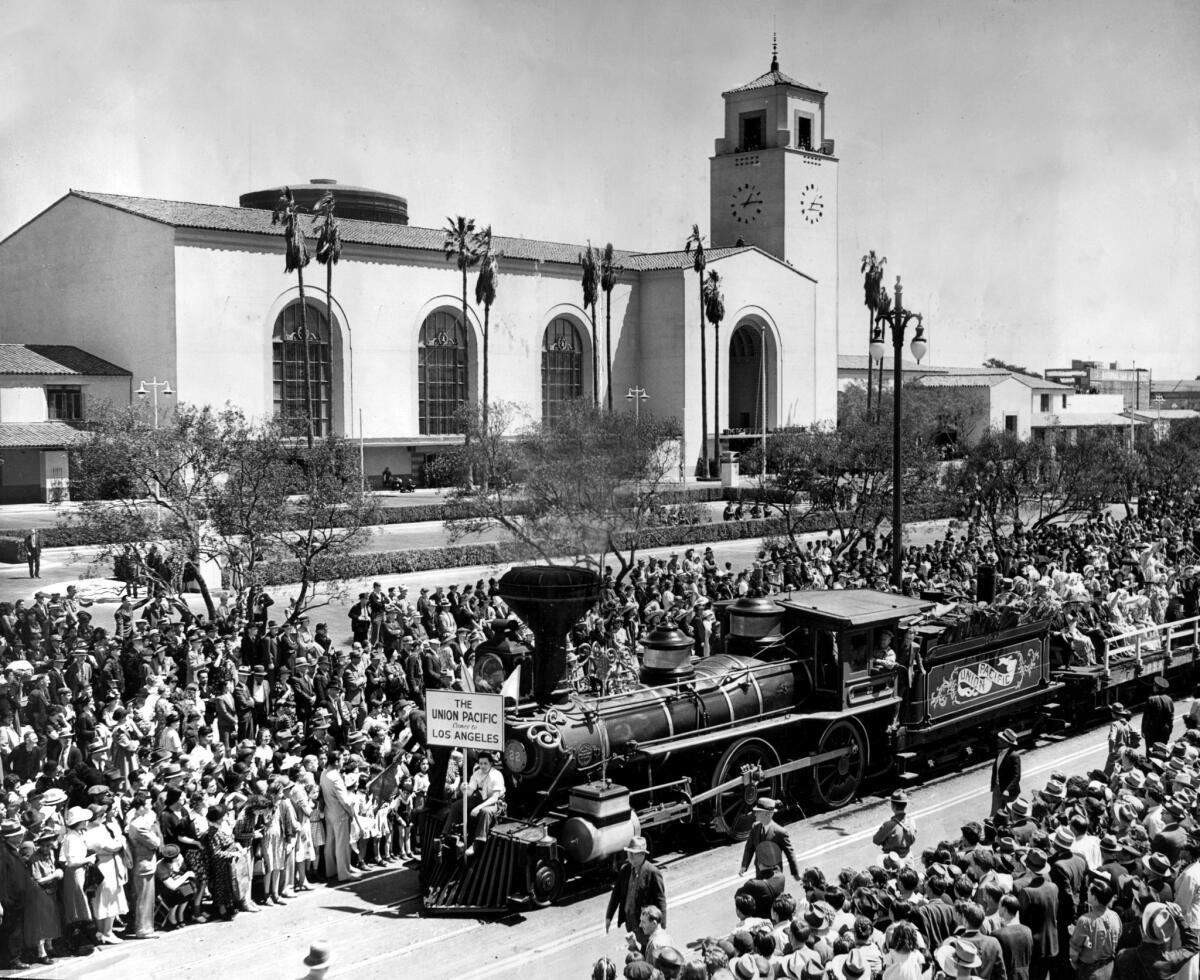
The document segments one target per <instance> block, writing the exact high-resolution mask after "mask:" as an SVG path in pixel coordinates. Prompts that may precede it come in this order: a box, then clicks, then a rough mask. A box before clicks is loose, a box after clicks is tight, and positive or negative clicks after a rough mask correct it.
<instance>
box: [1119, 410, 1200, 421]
mask: <svg viewBox="0 0 1200 980" xmlns="http://www.w3.org/2000/svg"><path fill="white" fill-rule="evenodd" d="M1123 414H1124V415H1126V416H1129V415H1130V414H1132V415H1133V417H1134V418H1135V419H1146V420H1147V421H1150V422H1155V421H1160V420H1161V421H1163V422H1181V421H1183V420H1184V419H1200V412H1197V411H1196V410H1195V409H1194V408H1160V409H1152V408H1135V409H1134V410H1133V411H1132V412H1125V413H1123Z"/></svg>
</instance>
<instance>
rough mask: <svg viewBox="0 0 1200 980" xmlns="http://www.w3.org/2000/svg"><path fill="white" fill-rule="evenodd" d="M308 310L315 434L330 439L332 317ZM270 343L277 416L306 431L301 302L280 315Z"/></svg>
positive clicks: (309, 305)
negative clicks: (330, 326)
mask: <svg viewBox="0 0 1200 980" xmlns="http://www.w3.org/2000/svg"><path fill="white" fill-rule="evenodd" d="M306 306H307V311H306V317H305V319H306V321H307V323H306V325H307V327H308V337H309V342H308V356H309V360H310V364H309V371H310V375H309V383H310V388H311V390H312V413H313V434H314V435H317V436H327V435H329V432H330V424H331V423H330V418H331V416H330V407H331V405H332V401H333V391H332V388H333V386H332V382H331V378H332V377H333V368H332V351H331V347H330V330H329V317H328V316H327V315H326V313H325V311H324V310H323V309H322V308H321V307H319V306H317V305H315V304H313V303H307V304H306ZM271 341H272V343H271V362H272V363H271V369H272V380H273V382H274V400H275V414H276V415H277V416H279V417H280V418H282V419H286V420H287V421H289V422H291V423H292V424H294V425H295V426H296V427H297V428H298V429H299V430H300V431H303V430H304V428H305V418H306V416H307V412H306V406H305V403H304V335H303V333H302V332H301V329H300V304H299V302H296V303H290V304H288V305H287V306H285V307H284V308H283V310H282V311H281V312H280V314H279V316H278V317H277V318H276V320H275V330H274V332H273V333H272V335H271Z"/></svg>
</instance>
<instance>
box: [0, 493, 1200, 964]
mask: <svg viewBox="0 0 1200 980" xmlns="http://www.w3.org/2000/svg"><path fill="white" fill-rule="evenodd" d="M1196 533H1197V523H1196V511H1195V508H1194V507H1168V506H1166V505H1155V506H1146V507H1143V509H1142V512H1141V514H1140V515H1139V516H1138V517H1133V518H1128V519H1125V520H1118V519H1115V518H1112V517H1109V516H1105V517H1097V518H1095V519H1093V520H1089V521H1082V522H1078V523H1075V524H1071V525H1062V526H1050V527H1047V528H1042V529H1039V530H1038V531H1037V532H1031V531H1026V530H1024V529H1020V528H1019V529H1018V530H1017V532H1016V534H1015V535H1014V538H1013V539H1012V540H1011V541H1009V542H1006V547H1005V548H1004V549H1003V551H1002V552H1001V551H998V550H997V548H996V547H995V545H994V544H993V543H991V542H987V541H985V540H984V539H983V538H982V537H981V536H980V535H979V534H978V533H977V532H976V530H975V529H974V528H972V527H969V526H968V527H965V528H959V529H958V533H955V532H954V531H951V532H950V533H948V534H947V535H946V537H945V539H944V540H943V541H940V542H939V543H936V544H930V545H925V546H919V547H918V546H913V547H911V548H908V549H907V550H906V581H905V589H906V590H908V591H913V592H916V591H926V590H934V591H941V592H945V593H946V594H947V595H961V596H963V597H965V598H968V599H970V598H972V597H973V596H974V595H975V592H974V590H975V581H976V575H977V572H978V568H979V566H980V564H984V563H990V564H992V565H994V566H995V567H996V569H997V576H998V580H999V583H1000V587H999V592H1000V594H999V595H998V596H997V600H996V601H997V602H1003V601H1005V597H1006V596H1020V595H1025V594H1034V593H1045V594H1047V595H1050V596H1053V597H1057V600H1058V601H1059V603H1060V605H1061V607H1062V609H1063V610H1064V613H1063V614H1064V623H1065V622H1066V618H1065V617H1066V616H1067V615H1068V614H1069V615H1072V616H1076V617H1077V619H1078V620H1079V625H1080V629H1081V635H1083V636H1084V637H1085V638H1086V639H1088V641H1089V642H1093V643H1096V642H1098V643H1102V642H1103V637H1104V635H1105V634H1106V633H1109V632H1116V631H1120V629H1121V628H1122V627H1123V625H1124V624H1126V623H1127V622H1138V621H1141V618H1145V619H1147V621H1151V622H1153V621H1161V620H1162V619H1163V618H1171V617H1179V616H1187V615H1195V614H1196V611H1197V610H1196V602H1197V568H1196V567H1195V566H1194V565H1193V564H1190V563H1191V562H1193V561H1194V555H1195V552H1194V545H1195V535H1196ZM887 554H888V542H887V541H886V540H881V541H878V542H876V541H872V540H867V541H864V542H862V543H861V545H860V546H859V547H857V548H852V549H846V550H843V551H841V553H838V549H837V547H836V546H835V540H834V539H833V538H828V539H823V540H820V541H815V542H813V543H810V544H806V545H805V546H804V547H803V548H801V549H799V550H798V551H792V550H788V549H783V548H779V549H772V550H767V551H764V552H762V553H761V554H760V555H759V558H758V560H756V561H755V562H753V564H752V565H751V566H749V567H747V568H744V569H741V570H735V569H733V568H732V567H731V566H730V565H729V564H728V563H726V564H720V563H718V562H717V561H716V559H715V557H714V555H713V552H712V550H711V548H704V549H700V548H693V549H687V550H686V551H684V553H683V554H672V555H670V556H669V557H667V558H653V557H652V558H645V559H639V560H638V561H637V563H636V564H635V566H634V567H633V568H632V569H631V570H630V572H629V574H628V575H627V576H625V577H624V578H623V579H622V580H621V581H618V580H617V577H616V576H615V575H614V574H613V573H612V571H611V570H608V571H606V573H605V575H604V584H603V599H602V601H601V602H600V603H598V604H597V606H596V607H595V608H594V609H593V610H591V611H590V612H589V613H588V614H587V615H586V616H585V617H584V618H583V620H582V621H581V622H580V623H579V624H578V625H577V626H576V628H575V630H574V631H573V634H572V639H573V641H574V644H575V646H576V648H577V649H578V648H580V647H582V646H584V645H589V644H590V645H591V646H592V647H593V648H601V649H613V648H624V649H625V650H627V651H629V650H635V649H636V646H637V643H638V641H639V639H640V637H641V636H642V634H643V633H644V632H645V631H646V630H647V629H649V628H652V627H653V626H654V625H656V624H660V623H662V622H663V621H664V620H668V621H669V622H670V623H671V624H672V625H674V626H675V627H677V628H679V629H681V630H683V631H685V632H687V633H689V634H690V635H691V636H693V638H694V641H695V645H696V652H697V653H698V654H699V655H707V654H710V653H713V652H717V651H719V650H720V648H721V636H720V630H719V628H718V626H717V620H716V617H715V615H714V612H713V608H712V603H713V602H714V601H719V600H721V599H728V598H736V597H737V596H741V595H767V594H771V593H773V592H777V591H780V590H783V589H804V588H852V587H859V586H883V585H884V583H885V580H886V575H887V565H886V560H887ZM153 578H154V577H153V576H150V577H148V578H146V579H145V580H144V582H143V584H144V585H145V586H146V588H145V589H144V590H142V592H141V594H140V595H137V596H136V597H135V595H134V594H132V593H133V590H132V589H130V590H128V594H127V595H126V596H125V597H124V598H123V599H122V600H121V602H120V604H119V605H118V607H117V609H116V611H115V614H114V617H113V625H112V627H111V628H106V627H101V626H98V625H97V624H96V623H95V621H94V617H93V614H92V613H93V610H92V609H90V608H89V603H88V602H86V601H85V600H82V599H81V598H80V597H79V595H78V594H77V593H76V591H75V589H74V588H73V587H68V588H67V589H66V590H65V592H64V593H63V594H59V593H50V594H47V593H46V592H38V593H37V594H36V595H35V596H34V597H33V599H32V601H31V602H28V603H26V602H24V601H18V602H16V603H15V604H11V605H10V604H6V603H5V604H0V663H2V664H3V682H2V684H0V766H2V771H3V791H4V801H3V802H4V813H3V826H2V827H0V837H2V838H3V841H4V843H3V846H0V858H2V859H3V862H4V873H3V879H2V880H3V895H2V896H0V898H2V900H3V901H2V910H3V920H2V922H0V957H3V958H6V959H7V962H8V964H10V966H11V967H20V966H21V965H22V964H24V963H26V962H28V961H29V960H30V959H38V960H42V961H46V960H49V959H51V958H52V957H53V956H55V955H60V954H66V953H71V952H83V953H86V952H89V951H92V950H94V949H95V948H96V947H98V946H105V945H113V944H116V943H119V942H121V941H122V937H124V938H126V939H130V938H136V939H144V938H148V937H152V936H156V935H158V933H159V932H160V931H161V930H169V929H174V928H180V927H183V926H188V925H190V924H192V923H197V922H203V921H204V920H205V919H206V918H208V917H211V916H221V917H225V918H229V917H232V916H234V915H237V914H238V913H239V912H242V911H258V910H259V909H261V908H262V907H263V906H269V905H275V904H279V905H282V904H285V903H286V902H287V901H288V899H289V898H290V897H291V896H292V895H294V894H295V893H296V891H299V890H304V889H306V888H309V887H311V882H313V881H317V880H327V881H330V882H332V883H337V882H339V881H347V880H351V879H352V878H353V877H355V876H356V875H358V874H360V873H361V871H362V870H363V869H364V868H370V867H376V866H381V865H382V866H387V865H392V866H396V865H397V864H398V863H400V862H404V861H407V860H410V859H411V857H412V856H413V855H414V854H415V853H416V852H417V850H418V848H419V843H420V842H419V840H417V839H416V834H415V833H414V827H415V826H416V823H417V820H418V816H419V814H420V813H421V810H422V808H423V806H424V805H425V800H426V798H427V796H428V795H430V794H432V795H438V791H439V790H440V791H441V792H442V793H443V794H448V795H449V796H453V795H454V794H455V793H459V792H468V793H469V792H471V790H472V789H475V790H478V789H480V788H481V787H482V788H485V789H486V788H487V787H488V786H489V785H491V783H494V782H496V774H495V773H481V769H482V765H481V766H480V768H476V769H474V770H473V771H472V772H471V774H470V776H469V777H468V774H467V773H466V772H464V771H463V769H464V768H465V767H464V766H463V763H462V760H461V759H452V760H451V762H450V765H449V768H448V769H447V770H446V782H445V785H444V786H441V787H431V786H430V779H431V769H430V762H431V759H430V754H429V752H428V750H427V748H426V746H425V717H424V712H423V707H424V700H425V692H426V691H427V690H429V689H431V688H434V689H436V688H452V687H456V686H460V685H462V684H464V683H470V680H469V678H470V677H471V676H472V668H473V659H474V651H475V650H476V649H477V648H478V647H479V645H480V644H481V643H484V642H486V641H487V640H489V639H491V638H493V637H496V636H497V635H498V634H499V633H501V632H503V631H510V630H513V629H514V627H513V626H512V623H511V620H510V617H509V610H508V608H507V606H506V605H505V603H504V601H503V599H502V598H501V597H500V595H499V592H498V587H497V583H496V580H495V579H492V580H490V581H483V580H479V581H477V582H475V583H474V584H467V585H463V586H461V587H460V586H457V585H451V586H449V587H448V588H444V587H437V588H434V589H428V588H421V589H420V590H419V594H418V595H416V596H410V595H409V594H408V590H407V589H406V588H405V587H403V586H394V587H391V588H386V589H385V588H384V587H383V586H382V585H380V584H378V583H377V584H376V585H375V586H374V587H373V588H372V589H371V591H369V592H364V593H362V594H361V595H360V596H359V599H358V601H357V602H356V603H355V604H354V605H353V606H352V607H351V609H350V611H349V620H348V622H346V623H345V624H344V625H343V626H339V625H336V624H335V625H334V626H333V628H332V629H331V628H330V627H329V625H328V624H325V623H317V624H316V625H315V626H311V627H310V623H309V621H308V619H307V618H305V617H303V616H299V617H291V616H287V615H281V614H278V613H276V612H275V605H274V603H273V602H272V600H271V598H270V597H269V596H267V595H265V594H264V593H262V592H255V591H250V592H249V593H248V594H246V595H244V596H240V597H238V598H237V599H230V598H229V597H218V601H217V602H216V605H215V608H214V609H213V611H212V613H211V615H199V614H196V613H195V612H194V611H193V608H192V607H191V606H190V605H189V604H187V603H185V602H183V601H182V600H181V599H179V598H178V597H177V596H173V595H171V594H169V593H166V592H164V591H163V590H162V589H160V588H156V587H154V585H153ZM273 615H279V618H278V619H276V618H273ZM280 620H282V621H280ZM525 636H526V638H528V635H527V634H525ZM335 637H336V638H335ZM1093 638H1094V639H1093ZM1081 645H1082V644H1081ZM585 681H586V677H585ZM436 778H439V779H440V778H441V772H440V770H439V772H438V774H437V777H436ZM500 778H501V779H502V778H503V777H502V774H501V776H500ZM477 826H483V827H484V831H483V832H486V821H479V823H478V824H477ZM952 856H953V857H954V858H955V860H951V861H949V862H948V863H947V862H946V861H945V860H942V859H941V858H938V859H937V860H935V861H933V864H934V865H940V866H945V867H949V866H950V865H954V864H958V863H959V861H958V859H959V858H961V857H962V855H960V854H958V853H957V852H955V854H953V855H952ZM943 857H944V855H943ZM892 870H894V871H895V872H896V874H897V875H899V873H900V869H892ZM926 880H932V881H933V882H937V881H938V880H939V876H938V875H937V874H933V875H931V876H930V878H929V879H926ZM842 884H843V885H849V884H853V885H854V887H853V888H849V889H848V890H847V898H848V899H849V898H851V897H852V896H853V895H854V894H856V893H857V892H858V891H859V890H860V888H861V887H862V886H863V883H862V882H861V881H859V882H857V883H855V882H854V881H851V882H848V883H847V882H843V883H842ZM881 887H882V884H881V883H879V882H876V883H875V885H874V886H872V888H873V891H874V892H878V891H879V889H880V888H881ZM822 889H823V886H821V887H814V888H813V889H812V896H814V897H813V899H812V901H811V902H810V901H809V897H808V896H806V897H805V898H804V900H803V901H798V906H799V907H801V908H802V909H803V910H804V911H807V910H808V909H809V906H810V905H811V906H814V907H815V906H816V905H817V904H818V903H819V902H821V901H827V899H826V898H816V897H815V896H816V895H817V894H818V893H819V892H822ZM844 890H845V889H844ZM832 893H833V890H831V894H832ZM798 898H799V896H798ZM1082 900H1083V896H1080V901H1082ZM835 911H838V910H837V909H835ZM797 921H799V920H797ZM751 931H752V930H751ZM901 934H902V935H904V934H905V931H904V930H901ZM830 948H831V949H832V945H831V947H830Z"/></svg>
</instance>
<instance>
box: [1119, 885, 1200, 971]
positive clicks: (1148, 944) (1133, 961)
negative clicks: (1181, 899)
mask: <svg viewBox="0 0 1200 980" xmlns="http://www.w3.org/2000/svg"><path fill="white" fill-rule="evenodd" d="M1177 938H1178V945H1177V946H1176V940H1177ZM1172 947H1175V948H1172ZM1198 952H1200V938H1198V937H1197V932H1196V929H1195V927H1194V926H1190V925H1188V924H1187V922H1186V921H1185V920H1184V917H1183V910H1182V909H1180V907H1179V906H1178V905H1176V904H1175V903H1174V902H1168V903H1164V902H1150V903H1148V904H1147V905H1146V907H1145V908H1144V909H1143V910H1142V941H1141V943H1139V944H1138V945H1137V946H1134V947H1132V948H1130V949H1123V950H1121V951H1120V952H1119V953H1117V964H1116V972H1115V973H1114V976H1116V977H1149V978H1151V980H1159V978H1161V980H1166V978H1167V977H1172V976H1175V974H1176V973H1178V972H1179V969H1180V968H1181V967H1182V966H1183V965H1184V964H1185V963H1187V962H1188V961H1189V960H1190V959H1192V957H1194V956H1195V955H1196V954H1197V953H1198Z"/></svg>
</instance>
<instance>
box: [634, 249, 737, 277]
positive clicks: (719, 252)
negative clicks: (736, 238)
mask: <svg viewBox="0 0 1200 980" xmlns="http://www.w3.org/2000/svg"><path fill="white" fill-rule="evenodd" d="M751 251H754V247H753V246H751V245H733V246H730V247H729V248H706V249H705V250H704V257H705V259H706V260H707V261H709V262H713V261H715V260H717V259H723V258H725V257H727V256H729V255H737V254H738V253H739V252H751ZM692 261H693V257H692V256H691V255H688V253H687V252H639V253H635V254H627V255H626V257H625V258H624V259H623V260H622V261H621V265H622V266H624V267H625V268H626V269H629V270H631V271H633V272H657V271H659V270H661V269H690V268H691V267H692Z"/></svg>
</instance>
